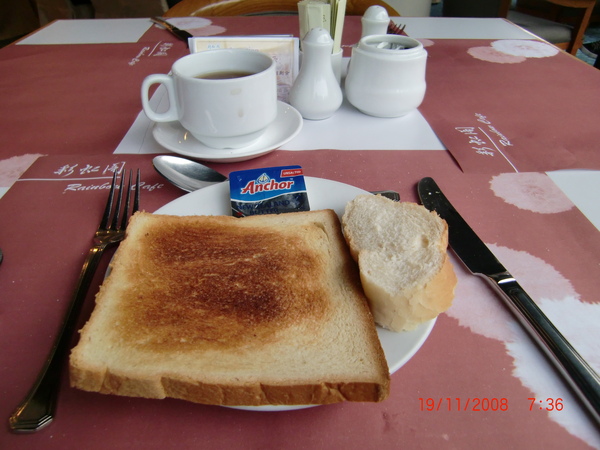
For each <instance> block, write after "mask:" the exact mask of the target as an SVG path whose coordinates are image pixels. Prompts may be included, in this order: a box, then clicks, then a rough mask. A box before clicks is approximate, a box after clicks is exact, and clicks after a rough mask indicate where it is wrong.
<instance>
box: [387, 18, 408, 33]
mask: <svg viewBox="0 0 600 450" xmlns="http://www.w3.org/2000/svg"><path fill="white" fill-rule="evenodd" d="M405 28H406V24H404V25H402V26H398V25H396V22H394V21H393V20H390V23H389V24H388V29H387V32H388V34H401V35H402V34H405V33H404V29H405Z"/></svg>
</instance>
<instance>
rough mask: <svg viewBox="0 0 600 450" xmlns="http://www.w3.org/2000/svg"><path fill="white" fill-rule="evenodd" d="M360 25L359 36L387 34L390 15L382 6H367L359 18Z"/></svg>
mask: <svg viewBox="0 0 600 450" xmlns="http://www.w3.org/2000/svg"><path fill="white" fill-rule="evenodd" d="M360 22H361V25H362V34H361V37H365V36H371V35H374V34H387V30H388V26H389V24H390V16H389V15H388V12H387V10H386V9H385V8H384V7H383V6H379V5H373V6H369V7H368V8H367V10H366V11H365V13H364V14H363V16H362V17H361V19H360Z"/></svg>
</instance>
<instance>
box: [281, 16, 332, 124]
mask: <svg viewBox="0 0 600 450" xmlns="http://www.w3.org/2000/svg"><path fill="white" fill-rule="evenodd" d="M332 50H333V39H331V36H330V35H329V32H328V31H327V30H325V29H324V28H313V29H312V30H310V31H309V32H308V33H307V34H306V36H305V37H304V39H303V40H302V53H303V54H302V66H301V67H300V73H299V74H298V76H297V77H296V80H295V81H294V85H293V86H292V88H291V89H290V95H289V103H290V105H292V106H293V107H294V108H296V109H297V110H298V112H300V114H301V115H302V117H304V118H305V119H311V120H322V119H327V118H328V117H331V116H332V115H333V114H334V113H335V112H336V111H337V110H338V109H339V108H340V106H341V105H342V100H343V95H342V89H341V88H340V85H339V84H338V81H337V78H336V76H335V74H334V72H333V67H332V66H331V52H332Z"/></svg>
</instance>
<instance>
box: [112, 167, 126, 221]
mask: <svg viewBox="0 0 600 450" xmlns="http://www.w3.org/2000/svg"><path fill="white" fill-rule="evenodd" d="M124 181H125V169H123V170H122V171H121V182H120V183H119V195H118V196H117V204H116V206H115V213H114V215H113V220H112V224H111V225H110V229H111V230H116V229H117V226H118V225H119V217H121V200H122V199H123V182H124Z"/></svg>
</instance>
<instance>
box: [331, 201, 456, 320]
mask: <svg viewBox="0 0 600 450" xmlns="http://www.w3.org/2000/svg"><path fill="white" fill-rule="evenodd" d="M342 225H343V230H344V235H345V237H346V241H347V242H348V245H349V247H350V252H351V253H352V256H353V257H354V259H355V260H356V261H357V262H358V267H359V269H360V277H361V281H362V286H363V289H364V291H365V294H366V296H367V298H368V299H369V302H370V306H371V311H372V313H373V316H374V317H375V321H376V322H377V323H378V324H379V325H381V326H382V327H384V328H388V329H390V330H392V331H407V330H412V329H414V328H416V327H417V326H418V325H420V324H421V323H423V322H426V321H428V320H431V319H433V318H435V317H437V316H438V314H440V313H441V312H443V311H446V310H447V309H448V308H449V307H450V305H451V304H452V299H453V298H454V288H455V286H456V282H457V279H456V275H455V273H454V269H453V267H452V263H451V262H450V259H449V258H448V253H447V247H448V225H447V224H446V221H444V220H443V219H441V218H440V217H439V216H438V215H437V214H436V213H435V212H430V211H428V210H427V209H426V208H425V207H423V206H421V205H417V204H416V203H408V202H394V201H392V200H390V199H388V198H385V197H382V196H379V195H359V196H357V197H356V198H355V199H354V200H352V201H351V202H349V203H348V204H347V205H346V210H345V213H344V216H343V217H342Z"/></svg>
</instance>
